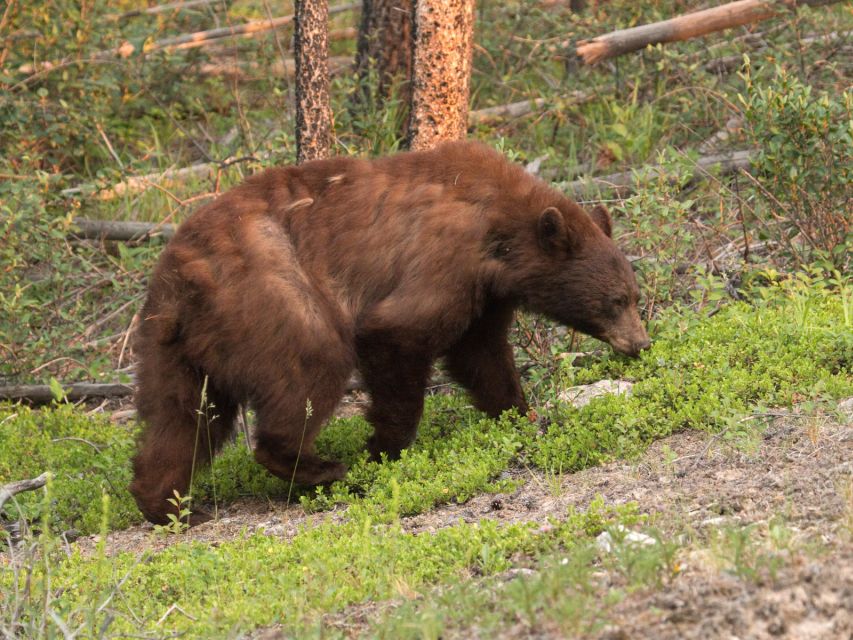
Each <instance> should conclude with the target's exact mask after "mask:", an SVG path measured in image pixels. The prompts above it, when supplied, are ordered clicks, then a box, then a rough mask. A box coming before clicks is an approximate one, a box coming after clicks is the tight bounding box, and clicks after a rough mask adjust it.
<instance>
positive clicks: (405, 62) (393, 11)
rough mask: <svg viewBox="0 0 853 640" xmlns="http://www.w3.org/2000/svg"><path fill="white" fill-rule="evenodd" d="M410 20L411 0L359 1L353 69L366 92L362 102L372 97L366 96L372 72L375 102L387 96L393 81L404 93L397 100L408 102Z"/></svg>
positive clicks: (410, 71) (410, 45) (412, 14)
mask: <svg viewBox="0 0 853 640" xmlns="http://www.w3.org/2000/svg"><path fill="white" fill-rule="evenodd" d="M413 19H414V6H413V1H412V0H363V4H362V9H361V26H360V27H359V32H358V51H357V53H356V56H355V66H356V69H357V70H358V77H359V80H360V81H361V83H362V88H363V90H364V91H365V92H366V93H365V95H364V96H363V97H364V98H366V99H368V100H370V98H371V97H373V96H370V95H369V93H367V91H368V86H367V81H368V79H369V76H370V72H371V70H373V71H375V74H376V79H377V82H378V84H377V87H376V94H375V98H376V99H377V101H381V100H384V99H385V98H387V97H388V96H389V94H390V92H391V86H392V84H393V82H394V81H395V80H402V81H403V83H404V84H403V85H402V88H403V89H404V92H403V94H401V96H400V98H401V99H402V100H405V101H406V102H408V95H407V94H406V91H407V88H408V83H409V82H410V80H411V77H412V28H413Z"/></svg>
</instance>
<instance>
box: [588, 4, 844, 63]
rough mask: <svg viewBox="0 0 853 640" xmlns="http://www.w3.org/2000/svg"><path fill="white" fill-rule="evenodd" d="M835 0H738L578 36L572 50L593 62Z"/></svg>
mask: <svg viewBox="0 0 853 640" xmlns="http://www.w3.org/2000/svg"><path fill="white" fill-rule="evenodd" d="M839 1H840V0H738V1H737V2H730V3H728V4H724V5H721V6H719V7H713V8H711V9H705V10H703V11H696V12H695V13H688V14H686V15H683V16H678V17H676V18H672V19H670V20H663V21H661V22H654V23H652V24H646V25H642V26H639V27H633V28H631V29H620V30H618V31H613V32H612V33H608V34H605V35H602V36H597V37H595V38H592V39H590V40H581V41H580V42H579V43H578V44H577V47H576V53H577V55H578V56H579V57H580V58H581V59H582V60H583V61H584V62H585V63H586V64H595V63H596V62H600V61H601V60H605V59H607V58H614V57H616V56H620V55H622V54H623V53H629V52H631V51H638V50H640V49H644V48H645V47H647V46H648V45H650V44H658V43H664V42H677V41H680V40H689V39H690V38H696V37H698V36H703V35H706V34H708V33H713V32H715V31H722V30H724V29H731V28H732V27H738V26H741V25H744V24H750V23H753V22H759V21H761V20H767V19H768V18H773V17H775V16H777V15H780V14H781V13H782V12H784V11H786V10H789V9H796V8H797V7H801V6H811V7H816V6H821V5H827V4H833V3H835V2H839Z"/></svg>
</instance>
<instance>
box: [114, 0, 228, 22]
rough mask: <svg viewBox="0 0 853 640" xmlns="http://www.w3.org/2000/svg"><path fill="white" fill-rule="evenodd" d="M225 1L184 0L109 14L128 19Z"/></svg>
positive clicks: (223, 0) (223, 1)
mask: <svg viewBox="0 0 853 640" xmlns="http://www.w3.org/2000/svg"><path fill="white" fill-rule="evenodd" d="M219 3H222V4H224V3H225V0H184V2H167V3H166V4H161V5H156V6H154V7H146V8H145V9H133V10H131V11H125V12H124V13H114V14H111V15H109V16H107V17H108V18H110V19H111V20H126V19H128V18H135V17H136V16H153V15H157V14H158V13H167V12H169V11H184V10H186V9H192V8H194V7H203V6H205V5H208V4H219Z"/></svg>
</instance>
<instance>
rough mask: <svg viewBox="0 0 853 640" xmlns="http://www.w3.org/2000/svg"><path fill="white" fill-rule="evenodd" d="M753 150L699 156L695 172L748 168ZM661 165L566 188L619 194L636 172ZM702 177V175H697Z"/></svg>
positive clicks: (586, 180) (585, 192)
mask: <svg viewBox="0 0 853 640" xmlns="http://www.w3.org/2000/svg"><path fill="white" fill-rule="evenodd" d="M754 154H755V152H754V151H751V150H748V149H747V150H744V151H734V152H732V153H721V154H714V155H708V156H701V157H699V158H698V159H697V160H696V169H697V172H699V173H701V174H703V175H704V174H708V173H709V172H710V171H711V170H714V169H716V170H718V171H719V173H720V174H721V175H726V174H731V173H735V172H737V171H740V170H741V169H745V170H746V169H749V164H750V161H751V160H752V158H753V156H754ZM660 170H661V167H660V166H658V165H652V166H647V167H641V168H640V169H636V170H633V171H623V172H620V173H612V174H610V175H607V176H592V177H590V178H583V179H580V180H573V181H572V182H569V183H568V184H567V185H566V189H567V190H568V191H570V192H572V193H574V194H575V195H576V196H582V195H592V194H594V193H595V192H602V191H610V192H615V193H617V194H619V195H626V194H628V193H630V192H631V190H632V188H633V185H634V181H635V179H636V176H637V174H638V173H641V174H642V173H651V172H655V171H657V172H659V171H660ZM699 177H702V176H699Z"/></svg>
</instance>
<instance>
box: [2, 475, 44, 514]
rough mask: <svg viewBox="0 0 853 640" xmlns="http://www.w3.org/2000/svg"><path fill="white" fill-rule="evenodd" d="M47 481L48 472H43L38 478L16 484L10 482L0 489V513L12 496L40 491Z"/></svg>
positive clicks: (19, 481)
mask: <svg viewBox="0 0 853 640" xmlns="http://www.w3.org/2000/svg"><path fill="white" fill-rule="evenodd" d="M49 479H50V472H48V471H45V472H44V473H43V474H41V475H40V476H39V477H38V478H31V479H29V480H18V481H17V482H10V483H9V484H7V485H4V486H2V487H0V511H2V510H3V505H4V504H6V502H7V501H8V500H9V499H10V498H12V497H13V496H15V495H17V494H19V493H23V492H24V491H34V490H35V489H41V488H42V487H43V486H44V485H45V484H47V481H48V480H49Z"/></svg>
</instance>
